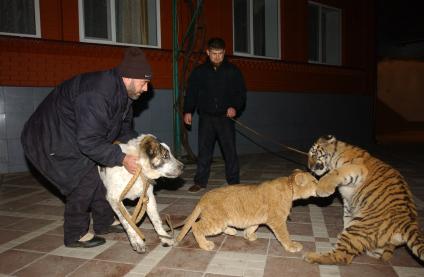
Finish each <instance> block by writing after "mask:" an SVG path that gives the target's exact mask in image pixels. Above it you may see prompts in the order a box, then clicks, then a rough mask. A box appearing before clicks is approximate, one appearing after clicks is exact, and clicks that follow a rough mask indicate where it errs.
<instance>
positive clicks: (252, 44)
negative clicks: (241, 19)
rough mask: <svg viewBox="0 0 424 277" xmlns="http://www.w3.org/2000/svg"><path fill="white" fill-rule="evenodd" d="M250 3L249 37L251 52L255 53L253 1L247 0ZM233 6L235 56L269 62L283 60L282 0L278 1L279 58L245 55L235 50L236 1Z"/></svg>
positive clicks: (234, 46) (232, 0)
mask: <svg viewBox="0 0 424 277" xmlns="http://www.w3.org/2000/svg"><path fill="white" fill-rule="evenodd" d="M246 1H249V30H250V34H249V37H250V38H251V39H250V41H249V44H250V49H251V50H250V52H252V53H253V51H254V38H253V31H254V30H253V0H246ZM231 2H232V3H231V4H232V19H233V20H232V23H233V30H232V31H233V55H234V56H240V57H249V58H260V59H267V60H281V0H277V6H278V7H277V11H278V16H277V21H278V26H277V27H278V31H277V32H278V39H277V40H278V41H277V43H278V56H277V57H268V56H259V55H255V54H251V53H243V52H237V51H236V50H235V48H236V45H235V31H234V28H235V23H234V0H231Z"/></svg>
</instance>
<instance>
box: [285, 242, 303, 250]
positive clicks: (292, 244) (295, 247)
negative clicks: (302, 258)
mask: <svg viewBox="0 0 424 277" xmlns="http://www.w3.org/2000/svg"><path fill="white" fill-rule="evenodd" d="M284 248H285V249H286V250H287V251H289V252H292V253H294V252H299V251H300V250H302V249H303V245H302V244H301V243H299V242H297V241H292V242H290V243H288V244H287V245H285V246H284Z"/></svg>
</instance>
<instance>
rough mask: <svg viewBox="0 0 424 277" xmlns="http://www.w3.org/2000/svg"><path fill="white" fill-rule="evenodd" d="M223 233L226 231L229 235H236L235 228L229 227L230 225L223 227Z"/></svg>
mask: <svg viewBox="0 0 424 277" xmlns="http://www.w3.org/2000/svg"><path fill="white" fill-rule="evenodd" d="M224 233H226V234H227V235H230V236H235V235H237V230H236V229H234V228H231V227H227V228H225V230H224Z"/></svg>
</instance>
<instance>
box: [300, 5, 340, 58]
mask: <svg viewBox="0 0 424 277" xmlns="http://www.w3.org/2000/svg"><path fill="white" fill-rule="evenodd" d="M309 4H311V5H315V6H317V7H318V8H319V12H318V17H319V18H318V29H319V34H318V38H319V43H318V61H313V60H310V59H309V55H308V63H311V64H322V65H330V66H342V65H343V61H342V57H343V48H342V47H343V28H342V27H343V26H342V24H343V10H342V9H341V8H337V7H333V6H329V5H325V4H322V3H319V2H315V1H308V5H309ZM322 8H327V9H331V10H335V11H338V12H339V15H340V19H339V27H340V40H339V49H340V54H339V55H340V56H339V63H338V64H330V63H325V62H323V61H322V31H321V30H322V29H321V27H322V26H321V22H322V20H321V15H322ZM308 32H309V30H308ZM308 37H309V34H308ZM308 43H309V40H308Z"/></svg>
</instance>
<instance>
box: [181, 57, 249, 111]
mask: <svg viewBox="0 0 424 277" xmlns="http://www.w3.org/2000/svg"><path fill="white" fill-rule="evenodd" d="M245 102H246V87H245V84H244V79H243V76H242V74H241V72H240V70H239V69H238V68H237V67H236V66H235V65H233V64H232V63H230V62H228V61H227V59H224V60H223V62H222V63H221V65H220V66H218V68H217V69H216V70H215V69H214V68H213V65H212V63H211V62H210V60H209V59H208V61H207V62H205V63H204V64H201V65H199V66H197V67H196V68H195V69H194V70H193V72H192V73H191V74H190V77H189V79H188V86H187V91H186V96H185V100H184V113H193V112H194V111H195V109H196V108H197V109H198V111H199V114H200V115H202V114H209V115H218V116H219V115H225V114H226V113H227V109H228V108H229V107H233V108H235V109H236V110H237V112H240V111H241V110H242V109H243V108H244V105H245Z"/></svg>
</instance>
